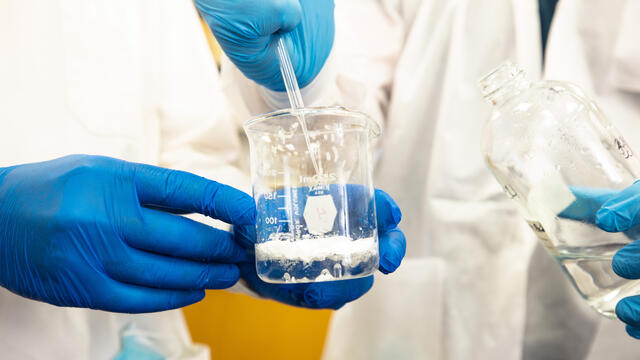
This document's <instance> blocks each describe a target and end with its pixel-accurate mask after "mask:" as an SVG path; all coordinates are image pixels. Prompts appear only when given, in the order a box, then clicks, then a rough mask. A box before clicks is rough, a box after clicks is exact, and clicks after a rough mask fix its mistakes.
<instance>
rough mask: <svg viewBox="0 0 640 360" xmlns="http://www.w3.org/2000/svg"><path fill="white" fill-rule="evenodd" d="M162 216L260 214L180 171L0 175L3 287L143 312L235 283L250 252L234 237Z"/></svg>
mask: <svg viewBox="0 0 640 360" xmlns="http://www.w3.org/2000/svg"><path fill="white" fill-rule="evenodd" d="M151 207H153V208H151ZM159 209H166V210H167V211H171V212H198V213H201V214H204V215H207V216H211V217H213V218H217V219H220V220H222V221H225V222H228V223H233V224H253V223H255V217H256V211H255V205H254V202H253V199H252V198H251V197H250V196H248V195H246V194H244V193H242V192H240V191H238V190H235V189H233V188H231V187H228V186H225V185H221V184H218V183H216V182H214V181H210V180H207V179H204V178H202V177H199V176H196V175H193V174H189V173H186V172H181V171H174V170H168V169H163V168H159V167H154V166H149V165H142V164H135V163H129V162H125V161H121V160H116V159H112V158H106V157H98V156H82V155H74V156H67V157H63V158H60V159H56V160H51V161H46V162H41V163H33V164H25V165H18V166H12V167H8V168H0V229H1V231H0V285H1V286H3V287H5V288H7V289H8V290H10V291H12V292H14V293H16V294H18V295H21V296H24V297H27V298H31V299H35V300H40V301H44V302H47V303H50V304H54V305H59V306H73V307H86V308H93V309H101V310H108V311H114V312H128V313H142V312H154V311H161V310H167V309H172V308H178V307H182V306H186V305H189V304H191V303H194V302H197V301H200V300H201V299H202V298H203V297H204V290H203V289H205V288H210V289H220V288H226V287H229V286H232V285H233V284H234V283H235V282H236V281H237V280H238V277H239V270H238V267H237V266H236V265H235V264H234V263H237V262H239V261H242V260H244V259H245V258H246V256H247V255H246V253H245V251H244V250H243V249H242V248H241V247H240V246H239V245H237V244H236V243H235V242H234V241H233V238H232V236H231V234H230V233H228V232H226V231H221V230H217V229H214V228H212V227H209V226H206V225H204V224H201V223H199V222H196V221H193V220H190V219H187V218H185V217H181V216H178V215H173V214H170V213H168V212H165V211H161V210H159Z"/></svg>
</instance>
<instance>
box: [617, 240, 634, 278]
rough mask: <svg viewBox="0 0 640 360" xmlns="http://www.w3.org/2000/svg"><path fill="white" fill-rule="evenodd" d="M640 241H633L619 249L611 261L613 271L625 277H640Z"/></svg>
mask: <svg viewBox="0 0 640 360" xmlns="http://www.w3.org/2000/svg"><path fill="white" fill-rule="evenodd" d="M639 245H640V243H638V242H633V243H631V244H629V245H627V246H625V247H623V248H622V249H620V250H618V251H617V252H616V253H615V254H614V255H613V259H612V261H611V267H612V268H613V271H614V272H615V273H616V274H617V275H618V276H620V277H623V278H625V279H638V278H640V246H639Z"/></svg>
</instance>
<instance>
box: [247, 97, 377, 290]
mask: <svg viewBox="0 0 640 360" xmlns="http://www.w3.org/2000/svg"><path fill="white" fill-rule="evenodd" d="M301 113H302V115H303V116H304V118H305V122H306V124H307V130H308V138H305V136H304V133H303V132H302V129H301V127H300V126H299V123H298V118H297V117H298V116H300V114H301ZM245 131H246V133H247V136H248V138H249V143H250V146H251V174H252V181H253V194H254V198H255V200H256V208H257V210H258V219H257V224H256V246H255V251H256V268H257V272H258V275H259V276H260V278H261V279H262V280H264V281H267V282H273V283H299V282H313V281H330V280H341V279H352V278H358V277H363V276H367V275H370V274H372V273H373V272H374V271H375V270H376V269H377V268H378V262H379V254H378V252H379V251H378V235H377V224H376V213H375V200H374V190H373V184H372V173H371V169H372V166H371V140H372V139H373V138H375V137H376V136H377V135H378V132H379V127H378V126H377V124H376V123H374V122H373V121H372V120H371V119H369V118H368V117H367V116H366V115H364V114H362V113H359V112H353V111H349V110H346V109H343V108H317V109H314V108H310V109H298V110H296V113H295V114H292V113H291V112H290V111H278V112H275V113H271V114H267V115H265V116H262V117H258V118H256V119H252V120H250V121H248V122H247V123H246V124H245ZM309 149H312V151H313V152H314V156H315V160H316V161H317V169H321V170H320V171H321V172H320V173H318V171H317V170H316V167H314V166H313V163H312V157H311V155H310V154H309Z"/></svg>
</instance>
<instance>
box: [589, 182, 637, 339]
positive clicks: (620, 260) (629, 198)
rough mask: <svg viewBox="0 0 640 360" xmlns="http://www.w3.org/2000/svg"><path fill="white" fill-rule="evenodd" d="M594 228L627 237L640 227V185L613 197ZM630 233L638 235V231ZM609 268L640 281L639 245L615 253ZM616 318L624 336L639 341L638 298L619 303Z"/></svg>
mask: <svg viewBox="0 0 640 360" xmlns="http://www.w3.org/2000/svg"><path fill="white" fill-rule="evenodd" d="M596 224H597V225H598V227H600V228H601V229H603V230H605V231H609V232H621V231H624V232H627V233H629V232H630V231H632V230H633V228H634V227H635V226H637V225H640V182H635V183H634V184H633V185H631V186H630V187H628V188H626V189H624V190H623V191H620V192H619V193H616V194H614V195H612V196H611V197H610V198H609V199H608V200H607V201H606V202H605V203H604V204H603V205H602V207H601V208H600V210H598V212H597V214H596ZM633 232H634V233H635V234H637V233H638V232H637V229H636V231H633ZM636 239H637V237H636ZM612 266H613V271H615V273H616V274H618V275H620V276H621V277H623V278H626V279H640V241H638V240H636V241H634V242H633V243H631V244H629V245H627V246H625V247H623V248H622V249H620V250H618V252H616V254H615V255H614V257H613V262H612ZM616 315H617V316H618V318H619V319H620V320H622V321H624V322H625V323H627V333H628V334H629V335H631V336H633V337H634V338H636V339H640V295H636V296H629V297H626V298H624V299H622V300H620V302H618V305H617V306H616Z"/></svg>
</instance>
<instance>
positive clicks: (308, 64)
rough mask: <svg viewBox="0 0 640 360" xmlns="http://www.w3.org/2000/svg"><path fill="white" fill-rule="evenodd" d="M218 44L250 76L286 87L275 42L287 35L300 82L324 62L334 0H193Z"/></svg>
mask: <svg viewBox="0 0 640 360" xmlns="http://www.w3.org/2000/svg"><path fill="white" fill-rule="evenodd" d="M195 3H196V6H197V7H198V9H199V10H200V13H201V14H202V17H203V18H204V19H205V20H206V22H207V23H208V24H209V27H210V28H211V31H212V32H213V35H215V37H216V39H217V40H218V43H219V44H220V47H222V50H224V52H225V54H226V55H227V56H228V57H229V59H231V61H232V62H233V63H234V64H235V65H236V66H237V67H238V69H240V70H241V71H242V72H243V73H244V75H245V76H246V77H248V78H249V79H251V80H253V81H255V82H257V83H258V84H260V85H263V86H265V87H267V88H269V89H271V90H275V91H285V88H284V84H283V82H282V75H281V74H280V65H279V62H278V53H277V51H276V46H277V42H278V39H279V37H280V36H281V35H282V34H286V35H285V37H284V39H285V43H286V45H287V50H288V51H289V56H290V57H291V63H292V65H293V68H294V70H295V73H296V76H297V78H298V84H299V85H300V87H304V86H306V85H308V84H309V83H310V82H311V81H312V80H313V79H314V78H315V77H316V75H318V73H319V72H320V69H322V66H323V65H324V63H325V61H326V60H327V57H328V56H329V53H330V52H331V47H332V46H333V37H334V17H333V8H334V5H333V0H195Z"/></svg>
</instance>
